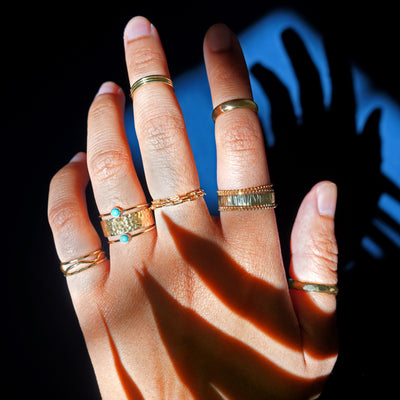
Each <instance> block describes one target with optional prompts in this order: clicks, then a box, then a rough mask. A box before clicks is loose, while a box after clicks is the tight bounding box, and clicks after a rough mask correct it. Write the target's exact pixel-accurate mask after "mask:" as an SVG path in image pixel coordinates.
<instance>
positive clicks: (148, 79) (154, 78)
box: [131, 75, 174, 98]
mask: <svg viewBox="0 0 400 400" xmlns="http://www.w3.org/2000/svg"><path fill="white" fill-rule="evenodd" d="M152 82H161V83H165V84H167V85H169V86H171V87H172V88H173V87H174V85H173V83H172V81H171V79H169V78H168V77H167V76H164V75H148V76H145V77H143V78H140V79H138V80H137V81H136V82H134V83H133V84H132V86H131V97H132V98H133V94H134V93H135V92H136V90H138V89H139V88H140V87H141V86H143V85H145V84H146V83H152Z"/></svg>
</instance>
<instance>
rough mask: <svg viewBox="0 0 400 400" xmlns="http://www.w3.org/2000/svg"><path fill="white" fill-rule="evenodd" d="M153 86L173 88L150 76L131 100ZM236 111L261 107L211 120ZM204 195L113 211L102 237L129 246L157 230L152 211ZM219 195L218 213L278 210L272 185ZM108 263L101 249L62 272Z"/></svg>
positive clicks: (325, 289) (293, 284) (323, 288)
mask: <svg viewBox="0 0 400 400" xmlns="http://www.w3.org/2000/svg"><path fill="white" fill-rule="evenodd" d="M153 82H160V83H164V84H166V85H168V86H170V87H172V88H173V84H172V81H171V79H170V78H168V77H166V76H163V75H148V76H145V77H143V78H140V79H138V80H137V81H136V82H134V83H133V85H132V86H131V88H130V93H131V97H132V98H133V95H134V93H135V92H136V91H137V90H138V89H139V88H140V87H142V86H143V85H145V84H147V83H153ZM237 108H247V109H250V110H252V111H254V112H256V113H257V112H258V106H257V104H256V103H255V102H254V101H253V100H250V99H233V100H228V101H225V102H223V103H221V104H219V105H218V106H217V107H215V108H214V110H213V112H212V119H213V121H214V122H215V121H216V119H217V118H218V117H219V116H220V115H221V114H223V113H225V112H228V111H232V110H234V109H237ZM204 195H205V192H204V190H202V189H196V190H192V191H190V192H187V193H185V194H183V195H174V196H171V197H168V198H165V199H158V200H153V201H152V202H151V204H147V203H146V204H139V205H136V206H133V207H130V208H125V209H123V208H121V207H118V206H117V207H114V208H113V209H112V210H111V211H110V212H109V213H106V214H101V215H100V218H101V227H102V230H103V233H104V235H105V236H106V237H107V238H108V239H109V241H108V243H109V244H112V243H118V242H120V243H128V242H129V241H130V240H131V239H132V238H133V237H135V236H138V235H140V234H142V233H145V232H148V231H150V230H152V229H154V228H155V223H154V216H153V210H156V209H158V208H161V207H168V206H174V205H178V204H182V203H185V202H188V201H194V200H197V199H199V198H201V197H203V196H204ZM217 195H218V210H219V211H235V210H238V211H241V210H260V209H270V208H275V207H276V203H275V193H274V189H273V186H272V185H271V184H268V185H261V186H254V187H249V188H244V189H234V190H218V191H217ZM105 259H106V256H105V253H104V252H103V251H102V250H101V249H98V250H95V251H93V252H91V253H88V254H86V255H84V256H82V257H78V258H75V259H73V260H70V261H66V262H63V263H61V270H62V272H63V274H64V275H65V276H69V275H74V274H77V273H80V272H82V271H85V270H87V269H89V268H91V267H94V266H95V265H98V264H100V263H102V262H103V261H104V260H105ZM288 283H289V287H290V288H291V289H296V290H303V291H308V292H317V293H327V294H333V295H336V294H337V293H338V288H337V286H336V285H324V284H318V283H311V282H302V281H296V280H293V279H289V282H288Z"/></svg>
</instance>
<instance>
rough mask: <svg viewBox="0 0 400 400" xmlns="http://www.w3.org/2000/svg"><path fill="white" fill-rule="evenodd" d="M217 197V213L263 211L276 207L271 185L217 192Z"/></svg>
mask: <svg viewBox="0 0 400 400" xmlns="http://www.w3.org/2000/svg"><path fill="white" fill-rule="evenodd" d="M217 195H218V211H235V210H263V209H268V208H275V207H276V203H275V192H274V189H273V185H261V186H253V187H249V188H245V189H235V190H217Z"/></svg>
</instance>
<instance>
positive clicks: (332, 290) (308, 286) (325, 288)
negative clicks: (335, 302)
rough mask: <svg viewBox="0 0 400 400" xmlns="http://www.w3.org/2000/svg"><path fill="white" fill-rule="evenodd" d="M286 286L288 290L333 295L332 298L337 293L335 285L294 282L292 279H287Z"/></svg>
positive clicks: (337, 289)
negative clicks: (287, 285)
mask: <svg viewBox="0 0 400 400" xmlns="http://www.w3.org/2000/svg"><path fill="white" fill-rule="evenodd" d="M288 284H289V288H290V289H296V290H304V291H305V292H314V293H325V294H333V295H334V296H336V295H337V294H338V293H339V288H338V287H337V285H327V284H322V283H314V282H303V281H296V280H294V279H292V278H289V280H288Z"/></svg>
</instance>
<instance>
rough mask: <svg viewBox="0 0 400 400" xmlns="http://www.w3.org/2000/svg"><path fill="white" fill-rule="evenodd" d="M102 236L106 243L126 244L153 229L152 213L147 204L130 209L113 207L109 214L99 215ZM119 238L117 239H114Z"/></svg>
mask: <svg viewBox="0 0 400 400" xmlns="http://www.w3.org/2000/svg"><path fill="white" fill-rule="evenodd" d="M100 218H101V219H102V220H101V227H102V229H103V233H104V236H106V237H108V238H109V241H108V243H109V244H111V243H117V242H121V243H128V242H129V241H130V240H131V239H132V237H134V236H138V235H141V234H142V233H145V232H148V231H150V230H151V229H154V228H155V224H154V218H153V213H152V211H151V209H150V207H149V205H148V204H140V205H137V206H134V207H130V208H125V209H123V208H121V207H118V206H117V207H114V208H113V209H112V210H111V211H110V212H109V213H107V214H102V215H100ZM117 236H119V237H118V238H116V237H117Z"/></svg>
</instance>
